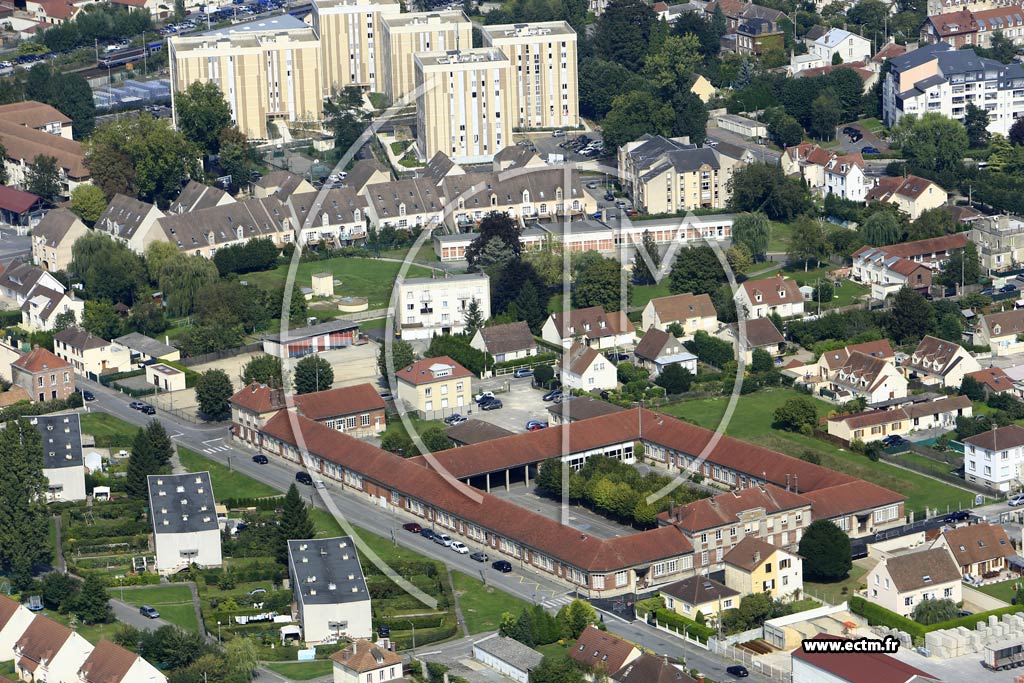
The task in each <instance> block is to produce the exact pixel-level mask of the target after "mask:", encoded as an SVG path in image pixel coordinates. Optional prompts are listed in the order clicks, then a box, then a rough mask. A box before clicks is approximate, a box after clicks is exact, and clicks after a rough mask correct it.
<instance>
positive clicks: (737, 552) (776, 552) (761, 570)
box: [725, 536, 804, 600]
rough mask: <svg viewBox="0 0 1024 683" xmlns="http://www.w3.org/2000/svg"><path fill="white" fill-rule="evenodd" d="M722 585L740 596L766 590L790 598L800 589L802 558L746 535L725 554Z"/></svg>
mask: <svg viewBox="0 0 1024 683" xmlns="http://www.w3.org/2000/svg"><path fill="white" fill-rule="evenodd" d="M725 585H727V586H728V587H729V588H732V589H733V590H735V591H739V593H740V594H741V595H750V594H752V593H768V594H769V595H771V597H772V600H790V599H792V598H794V597H795V596H799V594H800V593H802V592H803V589H804V571H803V558H802V557H800V556H799V555H797V554H796V553H792V552H789V551H787V550H786V549H784V548H776V547H775V546H773V545H771V544H769V543H766V542H764V541H762V540H761V539H760V538H757V537H755V536H747V537H746V538H744V539H743V540H742V541H740V542H739V543H738V544H737V545H736V547H735V548H733V549H732V550H730V551H729V552H728V553H726V555H725Z"/></svg>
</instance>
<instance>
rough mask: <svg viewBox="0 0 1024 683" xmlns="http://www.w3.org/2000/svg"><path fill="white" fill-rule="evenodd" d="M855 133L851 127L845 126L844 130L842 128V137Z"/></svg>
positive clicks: (854, 129) (855, 130)
mask: <svg viewBox="0 0 1024 683" xmlns="http://www.w3.org/2000/svg"><path fill="white" fill-rule="evenodd" d="M856 132H857V129H856V128H854V127H853V126H847V127H846V128H843V135H853V134H854V133H856Z"/></svg>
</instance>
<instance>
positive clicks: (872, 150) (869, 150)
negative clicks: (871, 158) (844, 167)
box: [860, 147, 881, 154]
mask: <svg viewBox="0 0 1024 683" xmlns="http://www.w3.org/2000/svg"><path fill="white" fill-rule="evenodd" d="M860 153H861V154H881V152H879V151H878V149H877V148H875V147H865V148H863V149H862V150H861V151H860Z"/></svg>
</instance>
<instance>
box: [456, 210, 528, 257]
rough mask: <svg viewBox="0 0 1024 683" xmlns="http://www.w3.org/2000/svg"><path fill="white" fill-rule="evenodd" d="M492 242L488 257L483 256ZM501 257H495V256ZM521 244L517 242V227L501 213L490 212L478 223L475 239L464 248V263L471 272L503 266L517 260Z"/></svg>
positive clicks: (520, 251)
mask: <svg viewBox="0 0 1024 683" xmlns="http://www.w3.org/2000/svg"><path fill="white" fill-rule="evenodd" d="M492 240H494V241H495V242H494V245H493V246H491V252H490V254H489V255H485V250H486V248H487V247H488V245H489V244H490V243H491V242H492ZM499 253H500V254H501V256H497V254H499ZM521 253H522V244H521V243H520V242H519V225H518V224H517V223H516V222H515V221H514V220H512V218H510V217H509V216H508V214H505V213H501V212H497V211H495V212H492V213H489V214H487V215H486V216H484V218H483V220H481V221H480V230H479V234H478V235H477V237H476V239H474V240H473V241H472V242H470V243H469V246H468V247H466V261H467V262H469V270H470V271H471V272H479V271H481V270H484V269H486V268H489V267H491V266H493V265H504V264H505V263H507V262H508V261H510V260H513V259H516V260H518V259H519V256H520V254H521Z"/></svg>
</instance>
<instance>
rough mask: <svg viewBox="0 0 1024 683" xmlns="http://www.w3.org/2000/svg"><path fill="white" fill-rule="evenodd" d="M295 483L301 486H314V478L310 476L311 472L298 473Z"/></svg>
mask: <svg viewBox="0 0 1024 683" xmlns="http://www.w3.org/2000/svg"><path fill="white" fill-rule="evenodd" d="M295 481H297V482H299V483H300V484H305V485H306V486H312V485H313V477H311V476H309V472H296V473H295Z"/></svg>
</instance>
